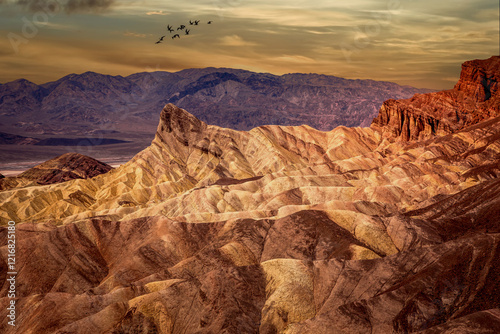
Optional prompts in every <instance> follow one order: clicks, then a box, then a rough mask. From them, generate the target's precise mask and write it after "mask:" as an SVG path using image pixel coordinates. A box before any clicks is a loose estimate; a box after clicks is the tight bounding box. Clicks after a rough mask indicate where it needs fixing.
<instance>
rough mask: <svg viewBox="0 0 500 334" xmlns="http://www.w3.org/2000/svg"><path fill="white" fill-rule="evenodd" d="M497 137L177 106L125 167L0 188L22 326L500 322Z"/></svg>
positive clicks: (487, 128) (487, 126) (480, 130)
mask: <svg viewBox="0 0 500 334" xmlns="http://www.w3.org/2000/svg"><path fill="white" fill-rule="evenodd" d="M499 139H500V117H497V118H489V119H487V120H484V121H483V122H480V123H477V124H474V125H472V126H470V127H464V128H461V129H460V130H457V131H455V132H453V133H449V134H446V135H443V136H431V137H429V139H426V140H425V141H424V140H422V141H402V140H399V141H394V140H393V141H391V140H389V139H388V137H387V136H385V135H384V134H383V131H379V129H377V128H376V127H373V128H345V127H338V128H336V129H334V130H332V131H330V132H321V131H318V130H315V129H313V128H311V127H308V126H306V125H303V126H299V127H282V126H274V125H273V126H263V127H258V128H255V129H253V130H251V131H247V132H243V131H234V130H231V129H226V128H219V127H215V126H211V125H207V124H205V123H204V122H202V121H200V120H198V119H197V118H195V117H194V116H193V115H191V114H189V113H188V112H187V111H185V110H182V109H180V108H177V107H176V106H174V105H171V104H169V105H167V106H165V108H164V109H163V110H162V112H161V115H160V122H159V125H158V129H157V132H156V136H155V139H154V140H153V142H152V143H151V145H150V146H149V147H148V148H146V149H145V150H143V151H142V152H140V153H139V154H137V155H136V156H135V157H134V158H133V159H132V160H131V161H129V162H128V163H126V164H125V165H123V166H121V167H119V168H117V169H114V170H111V171H109V172H107V173H105V174H101V175H98V176H95V177H93V178H91V179H77V180H71V181H67V182H63V183H57V184H49V185H32V184H18V185H17V186H16V185H14V187H13V188H12V189H8V190H4V191H2V192H0V208H1V210H0V219H1V223H2V224H3V225H6V224H7V222H8V221H10V220H14V221H16V222H17V223H18V225H17V232H16V233H17V235H16V237H17V240H18V243H17V258H16V261H17V263H19V264H20V265H19V273H18V276H17V284H18V290H17V294H18V299H17V307H18V312H19V314H22V318H21V317H20V318H19V322H18V327H16V329H15V330H16V331H17V332H18V333H20V332H22V333H53V332H61V333H62V332H69V333H156V332H160V333H256V332H259V333H367V332H370V331H371V332H373V333H390V332H401V333H407V332H416V331H420V330H427V331H428V333H434V332H436V333H437V332H446V330H454V329H457V330H458V329H463V328H466V330H468V329H471V328H475V329H477V328H486V329H485V330H491V329H494V328H496V327H495V326H500V316H499V311H498V307H499V302H498V301H499V300H500V292H499V291H498V288H497V282H498V281H499V280H500V272H499V271H498V268H500V256H499V255H500V254H498V252H499V249H500V244H499V241H500V233H499V232H500V183H499V179H498V176H499V173H500V169H499V167H500V140H499ZM6 233H7V232H6V229H5V228H2V229H1V230H0V240H2V243H1V245H6V243H7V241H6ZM6 249H7V246H3V247H2V248H0V250H1V254H2V259H3V260H2V261H4V262H1V263H0V265H2V268H4V267H5V266H6V265H5V263H6V260H5V258H6ZM2 272H6V271H5V270H3V269H2ZM7 288H8V287H7V284H5V285H4V286H3V287H2V290H0V297H2V298H0V305H1V306H2V307H1V309H0V316H2V317H4V318H5V316H6V305H7V303H8V302H9V299H8V298H7V297H6V291H7ZM4 306H5V307H4ZM464 326H465V327H464ZM467 326H468V327H467ZM0 331H1V332H2V333H3V332H5V333H14V332H15V331H14V330H13V329H12V328H10V327H8V325H6V324H5V323H2V324H1V325H0Z"/></svg>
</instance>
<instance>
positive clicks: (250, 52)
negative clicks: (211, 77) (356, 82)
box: [0, 0, 499, 89]
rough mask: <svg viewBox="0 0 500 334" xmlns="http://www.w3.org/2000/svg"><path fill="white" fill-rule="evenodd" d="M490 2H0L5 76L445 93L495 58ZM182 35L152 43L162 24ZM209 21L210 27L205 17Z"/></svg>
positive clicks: (495, 25) (1, 75)
mask: <svg viewBox="0 0 500 334" xmlns="http://www.w3.org/2000/svg"><path fill="white" fill-rule="evenodd" d="M498 7H499V3H498V1H497V0H474V1H469V0H441V1H436V0H418V1H417V0H413V1H412V0H376V1H375V0H370V1H368V0H348V1H324V0H316V1H300V0H286V1H281V0H280V1H273V0H266V1H264V0H248V1H244V0H206V1H202V0H191V1H189V2H188V1H179V0H178V1H166V0H163V1H160V0H142V1H141V0H137V1H135V0H0V31H1V36H2V38H1V39H0V68H1V72H0V83H5V82H8V81H11V80H15V79H18V78H26V79H29V80H31V81H33V82H36V83H43V82H47V81H52V80H56V79H58V78H60V77H62V76H64V75H66V74H69V73H82V72H86V71H94V72H99V73H105V74H113V75H118V74H119V75H128V74H131V73H136V72H144V71H151V70H164V71H178V70H181V69H185V68H193V67H208V66H213V67H232V68H242V69H248V70H252V71H257V72H271V73H274V74H284V73H294V72H303V73H323V74H330V75H336V76H340V77H344V78H350V79H374V80H386V81H393V82H397V83H399V84H409V85H413V86H416V87H427V88H436V89H447V88H452V87H453V85H454V83H455V82H456V80H457V79H458V76H459V73H460V65H461V63H462V62H463V61H465V60H470V59H477V58H479V59H484V58H489V57H490V56H492V55H498V53H499V33H498V30H499V8H498ZM195 19H198V20H200V23H199V25H198V26H189V27H190V28H191V33H190V35H189V36H185V35H183V34H181V38H180V39H175V40H172V39H171V38H170V36H171V35H169V34H168V33H167V37H166V38H165V42H164V43H162V44H158V45H156V44H155V43H154V42H155V41H156V40H157V39H158V37H159V36H161V35H163V34H165V33H166V25H167V23H169V24H171V25H173V26H174V29H175V28H177V27H178V26H179V25H180V24H185V25H189V23H188V21H189V20H195ZM209 20H212V21H213V24H210V25H209V24H207V22H208V21H209Z"/></svg>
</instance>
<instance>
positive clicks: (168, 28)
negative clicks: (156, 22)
mask: <svg viewBox="0 0 500 334" xmlns="http://www.w3.org/2000/svg"><path fill="white" fill-rule="evenodd" d="M199 23H200V20H194V21H191V20H189V25H190V26H197V25H198V24H199ZM207 24H212V21H208V22H207ZM179 30H180V31H184V34H185V35H189V32H190V31H191V29H187V27H186V26H185V25H184V24H181V25H180V26H179V27H177V29H176V30H174V28H173V27H172V26H171V25H170V24H167V31H168V32H169V33H170V34H171V35H172V33H175V34H174V35H172V36H171V38H172V39H176V38H181V36H180V35H179V34H177V33H176V32H177V31H179ZM165 37H167V35H163V36H161V37H160V38H159V39H158V41H157V42H156V43H155V44H160V43H161V42H163V39H164V38H165Z"/></svg>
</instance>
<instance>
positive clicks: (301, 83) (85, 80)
mask: <svg viewBox="0 0 500 334" xmlns="http://www.w3.org/2000/svg"><path fill="white" fill-rule="evenodd" d="M428 91H429V90H425V89H416V88H413V87H409V86H399V85H397V84H394V83H390V82H381V81H373V80H348V79H342V78H338V77H334V76H327V75H318V74H298V73H296V74H286V75H282V76H277V75H272V74H269V73H254V72H250V71H245V70H237V69H228V68H202V69H189V70H183V71H180V72H175V73H169V72H145V73H137V74H133V75H130V76H127V77H122V76H110V75H103V74H98V73H93V72H86V73H83V74H70V75H67V76H65V77H63V78H61V79H59V80H57V81H54V82H48V83H45V84H41V85H37V84H34V83H32V82H30V81H28V80H25V79H20V80H16V81H13V82H9V83H5V84H3V85H0V132H6V133H9V134H15V135H25V134H30V135H36V134H38V135H40V134H41V135H44V134H46V135H74V136H82V135H88V136H95V135H99V134H101V135H102V134H104V135H107V134H113V133H114V134H116V133H119V132H122V133H125V134H130V133H137V132H139V133H145V134H147V135H149V134H150V133H151V132H153V131H154V129H155V127H156V124H157V110H161V108H162V107H163V106H164V105H165V104H166V103H174V104H176V105H177V106H179V107H182V108H185V109H187V110H192V112H193V113H194V115H195V116H196V117H198V118H199V119H201V120H203V121H205V122H207V123H208V124H214V125H218V126H221V127H228V128H232V129H236V130H250V129H252V128H254V127H257V126H260V125H267V124H277V125H302V124H307V125H309V126H312V127H315V128H317V129H320V130H325V131H326V130H331V129H333V128H334V127H336V126H339V125H345V126H368V125H369V124H370V123H371V120H372V119H373V118H374V117H375V116H376V115H377V110H378V108H379V107H380V105H381V104H382V103H383V102H384V101H385V100H387V99H389V98H394V99H400V98H407V97H411V96H412V95H413V94H415V93H423V92H428Z"/></svg>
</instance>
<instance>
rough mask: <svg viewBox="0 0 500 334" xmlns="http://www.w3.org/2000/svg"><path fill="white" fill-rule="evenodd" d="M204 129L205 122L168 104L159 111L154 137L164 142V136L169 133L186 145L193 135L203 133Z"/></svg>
mask: <svg viewBox="0 0 500 334" xmlns="http://www.w3.org/2000/svg"><path fill="white" fill-rule="evenodd" d="M206 127H207V124H206V123H205V122H203V121H200V120H199V119H198V118H196V117H195V116H193V115H192V114H190V113H188V112H187V111H186V110H184V109H182V108H179V107H177V106H176V105H174V104H172V103H168V104H167V105H166V106H165V107H164V108H163V110H162V111H161V114H160V123H159V124H158V129H157V131H156V136H157V137H159V138H160V140H162V141H163V142H165V140H164V139H165V138H164V136H165V135H166V134H170V133H171V134H173V135H174V137H175V138H176V139H177V140H179V141H180V142H182V143H183V144H184V145H188V143H189V141H190V140H189V139H190V138H191V137H192V136H193V134H198V133H201V132H203V131H204V130H205V129H206Z"/></svg>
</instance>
